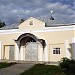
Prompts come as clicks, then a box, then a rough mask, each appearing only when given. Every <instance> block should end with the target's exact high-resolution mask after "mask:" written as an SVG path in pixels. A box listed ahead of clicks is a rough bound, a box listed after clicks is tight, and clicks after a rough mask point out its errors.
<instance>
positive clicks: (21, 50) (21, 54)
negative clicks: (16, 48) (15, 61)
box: [20, 46, 24, 60]
mask: <svg viewBox="0 0 75 75" xmlns="http://www.w3.org/2000/svg"><path fill="white" fill-rule="evenodd" d="M23 50H24V46H21V49H20V56H21V59H20V60H23Z"/></svg>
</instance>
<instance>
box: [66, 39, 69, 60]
mask: <svg viewBox="0 0 75 75" xmlns="http://www.w3.org/2000/svg"><path fill="white" fill-rule="evenodd" d="M65 48H66V57H67V58H69V59H70V52H69V49H68V48H70V47H69V41H68V40H66V41H65Z"/></svg>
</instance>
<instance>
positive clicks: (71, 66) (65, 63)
mask: <svg viewBox="0 0 75 75" xmlns="http://www.w3.org/2000/svg"><path fill="white" fill-rule="evenodd" d="M60 66H61V68H62V69H63V71H64V72H65V73H66V74H67V75H75V61H74V60H70V59H68V58H62V61H61V63H60Z"/></svg>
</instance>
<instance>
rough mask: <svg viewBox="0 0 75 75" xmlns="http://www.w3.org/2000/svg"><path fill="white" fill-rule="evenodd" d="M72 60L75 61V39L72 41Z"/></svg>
mask: <svg viewBox="0 0 75 75" xmlns="http://www.w3.org/2000/svg"><path fill="white" fill-rule="evenodd" d="M72 58H73V59H74V60H75V38H73V39H72Z"/></svg>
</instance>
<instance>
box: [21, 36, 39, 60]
mask: <svg viewBox="0 0 75 75" xmlns="http://www.w3.org/2000/svg"><path fill="white" fill-rule="evenodd" d="M22 47H23V49H22ZM21 50H25V53H23V54H25V61H37V60H38V44H37V41H36V40H35V39H34V38H32V37H30V36H27V37H24V38H23V39H22V40H21V41H20V52H21Z"/></svg>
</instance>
